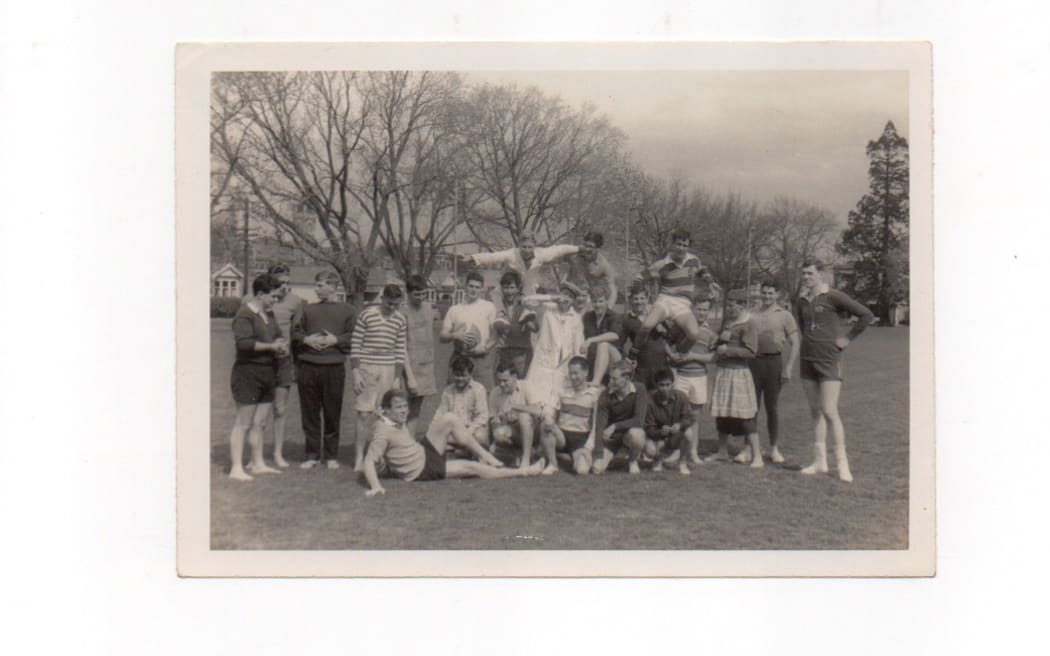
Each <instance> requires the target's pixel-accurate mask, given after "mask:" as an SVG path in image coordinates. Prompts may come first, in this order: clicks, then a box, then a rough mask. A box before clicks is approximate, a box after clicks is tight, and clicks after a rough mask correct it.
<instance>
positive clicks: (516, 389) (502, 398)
mask: <svg viewBox="0 0 1050 656" xmlns="http://www.w3.org/2000/svg"><path fill="white" fill-rule="evenodd" d="M511 273H514V272H513V271H512V272H511ZM534 412H538V408H532V407H530V406H529V403H528V399H527V398H526V397H525V391H524V389H523V388H522V386H521V385H519V384H518V377H517V368H516V364H515V363H514V361H513V360H501V361H500V363H499V364H498V365H497V366H496V386H495V387H493V388H492V391H491V392H489V426H490V428H491V429H492V449H493V450H495V449H497V448H501V447H502V448H505V449H508V450H514V449H515V448H518V449H521V456H520V460H519V462H520V464H521V466H522V467H528V466H529V463H530V462H532V444H533V437H534V433H535V427H536V423H535V421H534V420H533V413H534Z"/></svg>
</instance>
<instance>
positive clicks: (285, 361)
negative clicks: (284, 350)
mask: <svg viewBox="0 0 1050 656" xmlns="http://www.w3.org/2000/svg"><path fill="white" fill-rule="evenodd" d="M294 382H295V366H294V365H293V364H292V359H291V358H277V387H291V386H292V383H294Z"/></svg>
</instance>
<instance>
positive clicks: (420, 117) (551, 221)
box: [177, 44, 934, 576]
mask: <svg viewBox="0 0 1050 656" xmlns="http://www.w3.org/2000/svg"><path fill="white" fill-rule="evenodd" d="M388 47H389V48H390V49H391V50H390V52H392V53H395V54H397V55H399V56H396V57H395V56H389V55H390V52H388V53H386V55H385V56H387V59H385V60H384V59H383V58H382V56H384V55H383V53H379V55H377V54H376V53H375V51H369V52H367V53H364V52H362V51H361V50H355V49H353V48H351V47H347V48H346V50H345V52H343V53H342V55H341V56H339V57H333V58H331V59H329V60H326V59H325V58H324V57H318V56H316V54H315V53H316V50H314V51H312V50H310V49H309V48H307V47H306V46H302V47H299V46H294V45H287V46H272V47H265V46H258V45H257V46H242V47H231V46H226V47H224V48H220V47H219V46H213V47H209V46H192V47H189V46H188V47H187V48H188V49H190V50H191V51H192V52H193V53H194V54H196V55H198V56H197V57H194V58H190V57H183V58H182V61H183V62H184V63H185V66H183V67H182V68H180V70H179V72H178V75H179V76H181V77H180V78H179V80H180V85H179V86H178V88H177V93H178V96H179V116H178V126H177V137H178V139H179V144H188V146H187V147H186V148H182V149H180V151H179V153H178V162H177V169H178V171H179V174H180V175H179V180H178V184H179V190H178V197H179V200H180V207H179V228H178V229H179V242H180V254H179V288H178V294H179V314H180V316H179V340H180V343H179V370H180V399H179V415H180V425H179V436H178V437H179V463H178V465H179V469H180V472H179V483H180V489H179V523H180V526H179V529H180V571H183V572H184V573H186V574H189V575H195V574H200V575H217V574H227V575H239V574H245V575H267V574H273V575H311V574H318V575H367V574H368V573H369V572H370V571H372V570H367V568H364V569H362V568H363V565H362V563H365V562H376V559H378V558H382V557H383V556H384V554H390V555H391V557H392V558H393V556H394V555H395V554H401V555H404V554H405V553H406V552H411V553H413V554H414V555H413V556H412V557H413V558H414V560H412V561H411V562H413V563H414V564H413V565H412V566H410V567H407V568H405V569H399V568H398V567H397V565H396V564H390V563H396V559H394V560H388V561H385V562H386V563H387V564H386V565H384V566H382V567H380V568H379V569H378V570H375V571H374V572H375V573H376V574H377V575H420V574H424V575H425V574H429V573H432V574H436V575H440V574H442V573H447V572H448V571H449V570H446V569H444V568H443V566H442V562H443V561H442V559H443V558H444V556H442V557H441V558H438V556H437V554H446V553H449V552H455V553H457V554H458V556H457V557H458V558H461V559H465V560H464V561H463V562H465V563H468V564H467V565H466V566H465V568H463V567H460V568H457V569H454V570H452V573H455V574H459V575H463V574H475V575H490V574H498V573H501V572H504V573H512V574H514V575H525V576H527V575H551V574H558V575H568V576H572V575H602V574H609V575H632V574H636V575H641V574H649V575H653V574H655V575H703V574H713V573H723V574H729V575H791V574H807V575H832V574H835V575H839V574H843V573H856V574H872V575H876V574H877V575H916V574H926V575H929V574H932V573H933V557H932V553H933V547H932V544H933V511H934V505H933V495H932V490H933V476H934V470H933V460H932V453H933V443H934V434H933V430H932V429H933V424H932V412H933V408H932V396H933V394H932V361H931V356H930V351H929V346H930V345H931V344H932V330H931V328H932V323H931V322H930V317H931V310H932V308H930V307H928V306H927V303H926V302H928V299H929V297H930V293H931V291H932V269H931V266H930V263H929V258H930V257H931V255H932V253H931V252H930V249H929V244H930V233H931V232H932V217H931V216H930V198H929V197H930V188H929V179H930V177H929V176H930V167H931V162H930V155H929V144H930V138H931V131H932V122H931V116H930V114H929V84H928V79H929V77H928V76H929V71H928V67H929V58H928V50H927V49H925V48H924V47H923V46H922V45H921V44H881V45H872V44H869V45H867V46H865V45H859V44H858V45H856V46H850V45H849V44H824V45H823V46H817V45H810V46H798V47H793V46H791V45H787V44H782V45H776V46H774V45H769V46H765V47H764V48H765V50H762V51H761V55H762V56H760V57H758V58H755V57H754V47H753V46H752V47H751V48H750V49H739V50H734V47H733V46H720V47H719V48H714V49H712V48H708V49H704V48H699V49H697V50H695V51H690V50H689V48H688V47H687V46H679V47H677V49H676V47H675V46H670V45H669V46H667V47H666V48H665V51H656V49H654V52H645V54H644V55H641V56H640V57H639V56H638V55H637V53H638V52H640V51H638V50H637V49H631V48H620V49H617V48H616V47H615V46H597V45H594V46H581V47H580V48H579V49H578V50H574V51H572V52H570V53H568V56H565V57H559V58H557V61H558V64H557V65H543V56H541V55H537V58H536V59H535V60H534V59H531V58H529V57H526V56H523V54H522V51H521V49H520V48H519V49H515V48H514V47H513V46H506V47H498V46H495V45H490V46H481V45H474V46H461V47H459V48H453V47H448V48H444V49H443V48H441V47H440V46H437V45H435V46H434V49H433V50H427V49H425V48H424V49H423V50H422V51H417V52H414V53H412V54H411V56H410V57H407V58H408V59H411V60H412V61H413V62H414V65H412V66H408V65H403V64H402V63H401V62H404V61H405V59H406V58H405V57H401V56H400V55H402V54H404V52H405V51H407V50H409V49H410V47H409V46H400V47H395V46H388ZM209 48H211V49H210V50H209ZM231 48H232V50H231ZM398 48H400V50H399V49H398ZM807 48H808V50H807ZM216 50H218V51H219V52H215V51H216ZM540 51H541V49H539V48H537V49H536V50H527V51H526V52H540ZM185 52H186V51H185V50H183V51H182V52H180V54H184V53H185ZM814 52H815V53H817V56H814V55H813V53H814ZM209 53H212V56H211V57H210V58H209V57H208V56H207V55H209ZM277 53H279V56H278V54H277ZM573 53H576V54H573ZM705 53H707V54H706V55H705ZM486 55H487V56H488V57H486ZM595 55H608V56H602V57H596V56H595ZM676 55H686V56H687V57H686V58H684V59H683V58H679V57H676ZM281 57H283V58H284V59H283V60H282V59H281ZM596 59H597V60H600V62H601V63H600V65H596V64H595V60H596ZM793 59H794V60H795V63H794V64H792V61H793ZM275 62H282V63H281V64H279V65H275ZM684 62H688V63H690V64H691V65H685V64H684ZM537 64H539V65H537ZM924 67H925V68H924ZM917 72H918V73H917ZM205 121H207V122H206V123H205ZM201 137H204V139H202V138H201ZM205 226H206V227H207V232H205V231H204V228H205ZM205 253H207V256H205ZM205 277H206V279H205ZM205 286H206V289H205ZM917 346H925V348H917ZM917 351H919V352H921V353H919V354H917ZM191 381H193V382H191ZM917 399H918V400H920V403H916V400H917ZM916 413H920V414H919V416H916ZM916 426H921V427H922V428H923V429H924V430H921V431H916V430H915V427H916ZM523 551H528V552H542V553H539V554H535V555H534V556H529V557H528V558H535V557H539V558H543V557H545V556H550V557H554V558H561V560H557V561H554V560H547V561H538V560H529V559H527V558H526V559H522V557H521V554H520V553H519V552H523ZM311 552H312V553H315V554H317V555H322V554H324V555H325V557H326V558H327V557H328V556H347V558H348V560H346V561H339V560H331V559H329V560H314V561H313V563H314V564H313V565H308V564H306V561H307V560H308V559H313V558H315V556H313V555H310V554H311ZM547 552H549V553H547ZM566 552H576V553H575V555H573V556H572V557H570V556H569V555H568V554H567V553H566ZM638 552H659V553H660V554H663V555H666V558H667V560H666V561H664V562H667V563H675V565H674V566H673V567H671V566H669V568H668V569H667V570H664V569H656V570H654V569H653V565H652V562H648V564H647V565H645V566H640V567H637V568H633V567H631V566H630V565H626V566H625V565H623V561H620V562H619V564H618V565H617V567H615V568H612V567H609V568H606V569H603V568H602V567H603V566H602V562H603V559H609V560H615V559H616V556H615V554H616V553H623V554H625V556H626V555H630V557H631V558H637V559H638V560H639V561H640V562H646V561H648V560H651V557H650V556H645V555H644V554H643V555H639V554H638ZM822 553H825V554H827V558H824V559H822V555H821V554H822ZM428 554H434V561H433V562H432V566H428V565H426V563H427V562H428V561H426V560H424V559H425V558H426V557H427V555H428ZM471 554H477V558H479V560H477V561H475V562H479V563H480V562H485V563H489V564H491V563H505V564H506V563H510V564H511V565H508V568H507V569H497V570H491V569H485V568H482V567H481V566H480V565H479V566H478V567H477V569H476V570H471V569H470V566H469V563H470V559H471V557H472V556H471ZM851 554H855V555H856V557H857V558H859V560H850V558H851V557H852V556H851ZM721 556H728V557H729V560H718V559H719V557H721ZM494 557H495V559H494ZM797 557H805V558H810V559H811V560H809V561H806V562H808V563H820V562H825V563H828V564H829V566H828V569H826V570H823V569H820V566H819V564H818V565H816V566H815V568H814V566H811V565H807V566H806V567H800V566H793V565H792V564H791V563H792V562H795V561H793V560H792V559H793V558H797ZM269 558H275V559H276V560H273V561H271V560H268V559H269ZM486 558H487V560H485V559H486ZM501 558H502V559H504V560H500V559H501ZM749 558H753V560H749ZM866 558H867V559H870V560H865V559H866ZM880 558H884V560H883V561H880V560H879V559H880ZM895 558H896V559H895ZM209 559H211V560H209ZM574 559H575V561H576V562H587V564H586V565H584V566H581V567H580V568H578V569H573V568H572V567H571V566H569V567H568V569H565V570H557V571H555V570H552V569H551V568H550V567H549V566H546V565H543V564H542V562H548V563H550V562H558V563H562V564H564V563H568V562H574ZM836 559H838V560H836ZM206 562H211V563H213V564H214V563H223V564H222V565H218V566H212V565H208V566H205V565H204V564H203V563H206ZM341 562H346V563H350V564H349V565H347V566H346V567H342V566H341V565H340V564H339V563H341ZM797 562H799V563H800V562H803V561H797ZM880 562H885V563H889V564H888V565H885V566H879V565H876V563H880ZM266 563H272V564H270V565H268V564H266ZM317 563H324V565H323V566H318V565H317ZM529 563H533V564H531V565H530V564H529ZM536 563H541V564H538V565H537V564H536ZM711 563H721V564H719V565H718V567H724V569H710V568H708V566H709V565H710V564H711ZM759 563H761V564H759ZM831 563H836V564H835V565H834V566H833V567H832V566H831ZM851 563H853V564H851ZM893 563H898V564H897V565H894V564H893ZM314 567H319V569H313V568H314ZM894 567H896V569H894ZM530 568H531V569H530Z"/></svg>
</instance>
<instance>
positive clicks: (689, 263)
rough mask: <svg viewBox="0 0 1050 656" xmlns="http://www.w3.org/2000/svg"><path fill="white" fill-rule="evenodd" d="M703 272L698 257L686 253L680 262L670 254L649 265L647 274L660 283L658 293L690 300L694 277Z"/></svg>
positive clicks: (693, 289)
mask: <svg viewBox="0 0 1050 656" xmlns="http://www.w3.org/2000/svg"><path fill="white" fill-rule="evenodd" d="M703 272H704V266H703V265H702V264H700V258H698V257H697V256H695V255H693V254H692V253H688V254H686V256H685V259H684V260H683V261H682V263H681V264H679V263H677V262H675V261H674V260H673V259H672V258H671V256H670V255H668V256H667V257H665V258H663V259H660V260H657V261H656V262H654V263H653V265H652V266H651V267H649V274H650V275H651V276H652V277H653V278H655V279H656V281H657V282H658V283H659V284H660V293H661V294H667V295H669V296H682V297H684V298H688V299H690V300H692V298H693V292H694V291H695V281H696V277H697V276H698V275H700V274H702V273H703Z"/></svg>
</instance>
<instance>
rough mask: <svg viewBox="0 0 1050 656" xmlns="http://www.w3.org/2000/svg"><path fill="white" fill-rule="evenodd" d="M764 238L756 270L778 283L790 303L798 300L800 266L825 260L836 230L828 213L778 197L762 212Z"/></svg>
mask: <svg viewBox="0 0 1050 656" xmlns="http://www.w3.org/2000/svg"><path fill="white" fill-rule="evenodd" d="M762 221H763V223H764V224H765V226H766V229H767V239H766V240H765V241H764V242H763V244H762V246H761V248H759V249H757V251H756V258H757V264H758V267H759V270H760V271H762V273H763V274H764V275H767V276H771V277H773V278H775V279H776V280H778V281H779V282H780V284H781V286H782V287H783V289H784V290H785V291H787V293H788V294H790V296H791V299H792V301H794V300H795V299H796V298H798V293H799V284H800V282H801V269H802V263H803V262H805V261H806V260H809V259H811V258H820V259H826V258H828V257H829V256H830V255H831V254H832V253H833V249H834V245H835V240H836V239H837V238H838V234H839V232H840V231H839V228H838V226H836V224H835V219H834V217H833V216H832V214H831V212H830V211H828V210H827V209H825V208H823V207H819V206H817V205H812V204H809V203H805V202H802V201H798V200H795V199H792V198H785V197H779V198H776V199H774V200H773V201H772V202H770V203H769V204H768V205H767V206H766V207H765V208H764V210H763V211H762Z"/></svg>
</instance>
